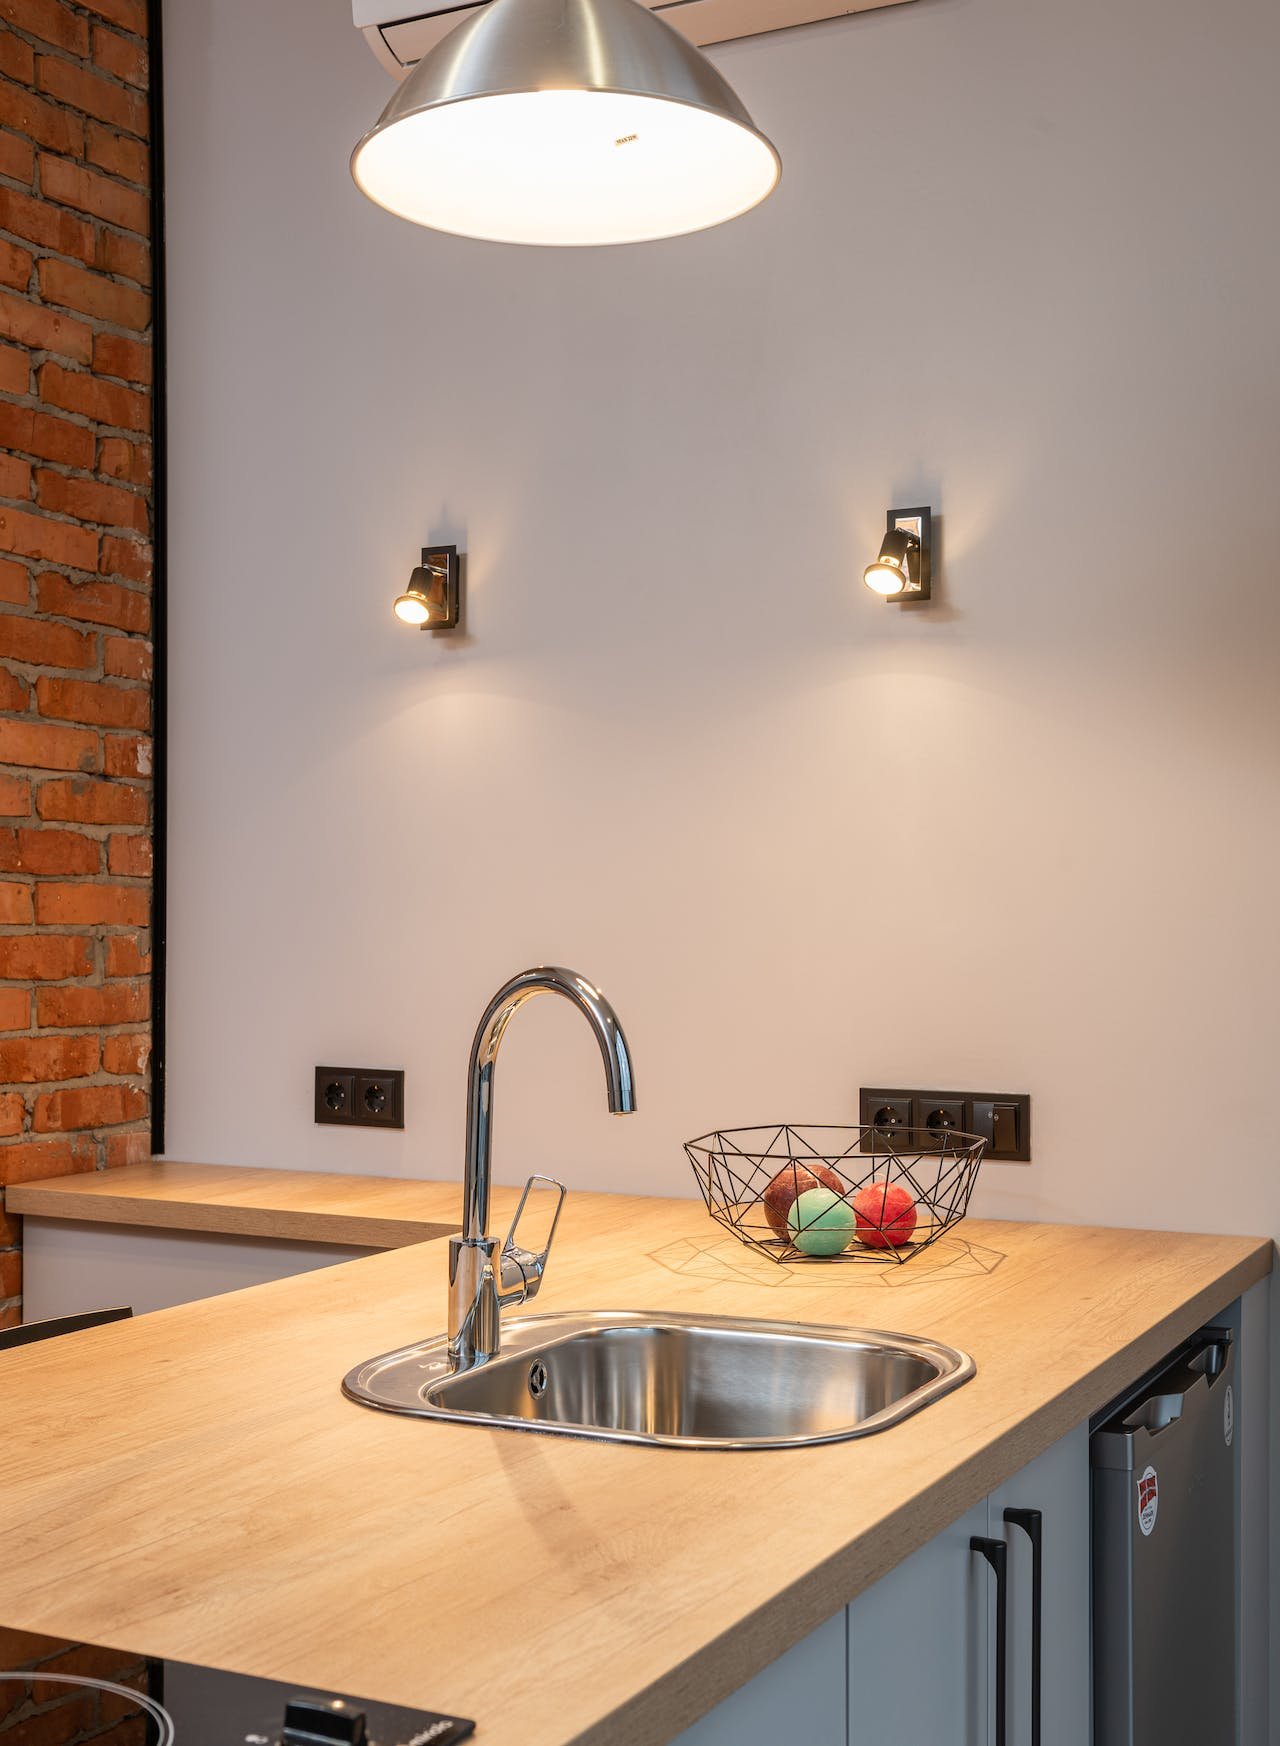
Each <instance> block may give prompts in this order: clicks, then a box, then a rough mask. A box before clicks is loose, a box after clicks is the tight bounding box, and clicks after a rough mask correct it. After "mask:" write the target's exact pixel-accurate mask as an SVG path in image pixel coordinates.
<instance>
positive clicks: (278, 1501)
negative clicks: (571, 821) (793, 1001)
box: [0, 1195, 1272, 1746]
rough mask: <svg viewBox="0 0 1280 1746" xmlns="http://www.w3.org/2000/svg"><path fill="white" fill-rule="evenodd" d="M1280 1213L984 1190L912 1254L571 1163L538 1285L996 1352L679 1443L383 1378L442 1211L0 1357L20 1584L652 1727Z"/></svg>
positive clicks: (417, 1298) (609, 1736) (223, 1650)
mask: <svg viewBox="0 0 1280 1746" xmlns="http://www.w3.org/2000/svg"><path fill="white" fill-rule="evenodd" d="M1271 1252H1272V1251H1271V1244H1270V1243H1269V1242H1262V1241H1258V1240H1255V1239H1249V1238H1237V1237H1192V1236H1177V1235H1170V1234H1168V1233H1165V1232H1160V1233H1147V1234H1144V1233H1140V1232H1133V1231H1122V1230H1097V1229H1084V1228H1079V1227H1069V1226H1053V1225H1017V1224H1000V1223H978V1222H976V1221H974V1222H969V1223H966V1224H965V1225H963V1226H962V1227H960V1230H959V1231H958V1232H957V1233H956V1235H955V1237H954V1238H951V1239H944V1241H943V1242H941V1243H939V1244H938V1245H937V1246H936V1247H935V1248H934V1249H933V1250H932V1251H930V1253H929V1254H928V1255H925V1256H922V1257H921V1258H920V1259H919V1260H918V1261H916V1262H913V1263H912V1264H911V1265H910V1266H908V1267H906V1268H903V1269H900V1270H899V1269H890V1270H888V1271H887V1272H885V1271H881V1270H872V1269H865V1268H855V1267H848V1266H845V1267H839V1266H833V1267H830V1268H814V1267H810V1268H807V1269H803V1268H795V1269H783V1268H778V1267H776V1266H774V1265H773V1264H772V1263H771V1262H769V1261H767V1260H765V1259H764V1258H763V1257H757V1256H755V1255H753V1254H751V1253H749V1252H748V1251H747V1250H745V1249H743V1248H741V1247H740V1246H739V1245H738V1244H737V1243H735V1242H734V1241H733V1239H732V1238H730V1237H728V1236H727V1235H725V1234H724V1233H722V1232H720V1231H719V1230H717V1229H716V1227H714V1226H712V1225H711V1224H709V1222H708V1220H707V1218H706V1216H705V1214H704V1212H703V1211H702V1209H701V1207H700V1206H699V1205H697V1204H696V1203H690V1202H687V1201H644V1200H637V1199H630V1198H626V1197H622V1196H618V1197H613V1196H608V1195H595V1196H576V1197H575V1196H572V1195H571V1196H570V1198H569V1202H568V1204H567V1207H566V1211H565V1216H564V1219H563V1220H562V1227H561V1234H560V1238H559V1240H558V1243H557V1252H556V1253H555V1254H554V1255H553V1257H552V1263H551V1267H550V1269H549V1272H548V1276H547V1283H546V1286H545V1287H544V1290H543V1294H542V1298H541V1300H540V1302H539V1304H538V1306H537V1307H538V1308H539V1309H541V1310H547V1309H553V1308H563V1309H570V1308H588V1307H597V1308H615V1309H617V1308H651V1309H653V1308H673V1309H674V1308H679V1309H682V1310H685V1311H694V1312H696V1311H699V1310H702V1311H710V1312H721V1313H729V1314H735V1313H736V1314H748V1315H768V1316H774V1317H777V1316H782V1317H786V1318H788V1319H792V1320H797V1321H816V1322H843V1323H853V1324H864V1325H868V1326H872V1327H875V1326H880V1327H887V1328H894V1329H899V1330H904V1331H907V1332H914V1333H919V1334H927V1335H932V1336H934V1337H936V1338H938V1339H940V1340H944V1341H947V1342H950V1343H951V1344H954V1345H957V1346H959V1347H961V1348H962V1349H963V1350H965V1351H968V1352H970V1353H971V1354H972V1355H973V1357H974V1358H975V1359H976V1360H977V1364H978V1374H977V1376H976V1377H975V1378H974V1379H973V1381H971V1382H969V1383H967V1384H966V1385H965V1386H963V1387H962V1388H959V1389H957V1390H956V1391H955V1392H954V1393H953V1394H950V1395H948V1396H946V1397H945V1398H944V1399H942V1400H940V1401H938V1402H937V1403H936V1404H934V1405H933V1406H930V1407H929V1408H928V1409H927V1410H926V1411H924V1412H922V1413H919V1414H917V1415H916V1416H915V1417H914V1418H911V1419H908V1420H906V1421H904V1422H903V1423H901V1424H899V1425H897V1426H895V1427H894V1428H893V1429H891V1430H889V1431H887V1432H885V1433H883V1434H882V1435H879V1436H873V1437H868V1438H866V1439H863V1440H860V1441H855V1442H850V1443H843V1444H830V1445H824V1446H822V1447H816V1448H812V1449H804V1450H788V1451H771V1452H755V1453H737V1454H731V1453H707V1452H691V1451H689V1452H683V1451H672V1450H665V1449H644V1448H636V1447H625V1446H619V1445H610V1444H606V1443H592V1442H585V1441H579V1440H576V1439H569V1438H556V1437H550V1436H538V1435H530V1434H528V1433H520V1432H514V1431H486V1430H481V1429H479V1428H477V1427H474V1426H457V1425H447V1424H438V1423H431V1422H427V1421H422V1420H413V1419H405V1418H399V1417H394V1416H391V1415H388V1414H381V1413H375V1412H370V1411H368V1410H367V1409H364V1408H361V1407H359V1406H356V1405H354V1404H352V1403H350V1402H348V1401H346V1400H344V1399H343V1398H342V1397H341V1395H340V1394H339V1392H338V1383H339V1380H340V1378H341V1376H342V1375H343V1373H344V1371H346V1370H347V1369H348V1368H349V1367H350V1366H352V1365H354V1364H356V1363H357V1362H359V1361H360V1360H362V1359H364V1358H367V1357H369V1356H371V1355H373V1354H375V1353H378V1352H381V1351H385V1350H388V1349H390V1348H392V1347H395V1346H398V1345H401V1344H405V1343H408V1342H409V1341H411V1340H413V1339H415V1338H418V1337H420V1336H423V1335H427V1334H431V1333H433V1332H435V1331H437V1330H438V1329H439V1327H440V1326H441V1323H442V1321H443V1311H444V1293H445V1263H446V1246H445V1245H444V1244H443V1243H430V1244H425V1245H423V1246H421V1247H418V1248H413V1249H399V1250H395V1251H392V1252H390V1253H387V1254H382V1255H374V1256H369V1257H367V1258H364V1259H361V1260H357V1261H351V1262H348V1263H346V1264H344V1265H341V1266H336V1267H332V1268H326V1269H323V1270H321V1271H319V1272H315V1273H309V1274H305V1275H303V1276H301V1277H299V1278H294V1279H287V1280H280V1281H277V1282H275V1283H273V1284H269V1285H262V1286H257V1287H255V1288H253V1289H252V1290H248V1291H242V1292H235V1293H231V1294H229V1295H227V1296H224V1297H218V1298H214V1299H211V1300H208V1301H206V1302H203V1303H198V1304H190V1305H185V1306H183V1307H181V1308H178V1309H171V1310H164V1311H160V1312H158V1313H156V1314H154V1315H149V1316H144V1317H141V1318H139V1319H137V1320H136V1321H133V1322H131V1323H130V1322H125V1323H119V1324H116V1325H115V1326H112V1327H108V1328H101V1329H95V1330H92V1331H89V1332H86V1333H82V1334H74V1335H70V1336H67V1337H65V1338H64V1339H62V1340H58V1341H53V1342H50V1343H49V1344H48V1345H45V1346H35V1347H28V1348H25V1349H20V1350H18V1351H15V1352H12V1353H9V1354H6V1355H5V1356H4V1357H3V1358H2V1359H0V1422H3V1424H4V1427H5V1476H4V1524H5V1533H4V1557H3V1559H0V1620H3V1621H4V1623H5V1624H6V1625H9V1626H13V1627H15V1628H18V1629H23V1630H31V1631H43V1632H48V1633H50V1634H53V1635H61V1636H66V1637H72V1638H78V1639H86V1640H89V1641H97V1642H102V1643H114V1644H120V1645H123V1646H126V1647H130V1648H137V1649H145V1650H146V1651H148V1652H149V1653H151V1654H155V1655H160V1656H167V1657H174V1658H177V1659H181V1660H191V1661H206V1662H209V1663H212V1664H213V1665H215V1666H219V1667H224V1668H231V1669H235V1670H238V1671H242V1672H245V1673H250V1674H258V1675H261V1676H264V1677H269V1678H275V1679H284V1680H289V1681H296V1682H298V1683H300V1684H316V1685H319V1686H322V1687H326V1688H329V1689H338V1690H347V1691H351V1692H354V1693H358V1694H361V1695H365V1696H374V1697H381V1698H383V1699H386V1700H388V1701H391V1702H398V1703H402V1704H407V1705H414V1706H422V1707H430V1708H439V1709H444V1710H449V1711H453V1712H455V1713H458V1714H462V1715H468V1716H474V1717H476V1718H477V1720H478V1722H479V1725H480V1738H481V1739H483V1740H486V1741H492V1742H495V1743H498V1742H500V1743H501V1746H515V1743H516V1742H520V1743H521V1746H565V1743H567V1742H575V1743H577V1746H606V1743H607V1746H657V1743H659V1742H664V1741H667V1740H669V1739H670V1738H671V1737H672V1736H673V1735H674V1734H675V1733H677V1732H678V1731H679V1730H680V1729H681V1728H682V1727H684V1726H686V1725H687V1724H689V1723H690V1722H691V1721H693V1720H694V1719H695V1718H696V1717H698V1716H699V1715H701V1714H702V1713H703V1712H705V1711H706V1710H708V1709H709V1708H710V1707H711V1706H712V1705H713V1704H715V1703H716V1702H718V1701H719V1700H720V1699H721V1698H722V1697H724V1696H725V1695H726V1694H727V1693H729V1692H730V1691H732V1690H734V1689H735V1688H736V1687H738V1686H739V1685H741V1684H743V1683H744V1682H745V1681H746V1680H747V1679H749V1678H750V1677H751V1675H752V1674H753V1673H755V1672H756V1671H757V1670H758V1669H759V1668H760V1667H761V1666H763V1665H765V1664H766V1663H767V1662H769V1661H770V1660H772V1659H773V1658H774V1657H775V1656H777V1655H779V1654H781V1653H782V1651H783V1650H785V1649H786V1648H788V1647H789V1646H790V1645H791V1644H792V1643H794V1642H796V1641H798V1639H799V1638H800V1637H802V1636H804V1635H805V1634H806V1633H807V1632H809V1631H810V1630H812V1629H813V1628H814V1627H816V1626H817V1625H818V1624H820V1623H821V1622H822V1621H823V1620H824V1619H826V1618H827V1617H829V1616H830V1615H831V1614H832V1613H834V1612H835V1611H837V1610H838V1609H839V1608H840V1607H841V1606H843V1605H844V1604H845V1603H846V1602H847V1601H849V1600H850V1599H851V1598H852V1597H853V1596H854V1595H856V1594H858V1593H859V1592H861V1590H863V1589H864V1588H866V1587H867V1586H868V1585H869V1584H870V1583H872V1582H873V1581H875V1579H876V1578H877V1577H879V1576H881V1575H882V1574H883V1573H884V1572H885V1571H886V1570H888V1569H890V1568H891V1567H892V1566H893V1565H894V1564H896V1563H897V1562H899V1561H900V1560H901V1559H902V1558H904V1557H905V1556H906V1555H907V1554H908V1553H910V1552H912V1551H913V1550H914V1549H915V1548H916V1547H917V1546H919V1545H921V1544H923V1543H924V1542H925V1541H926V1540H928V1539H929V1538H930V1537H931V1536H932V1535H933V1534H934V1533H936V1532H937V1531H938V1530H939V1529H941V1528H942V1527H943V1526H945V1525H946V1524H947V1523H948V1522H950V1521H952V1520H953V1519H954V1518H955V1517H956V1516H957V1515H958V1514H960V1513H961V1512H962V1511H963V1510H965V1509H967V1508H969V1507H970V1506H971V1505H972V1504H973V1503H975V1502H976V1501H977V1500H978V1499H980V1498H981V1497H982V1496H984V1495H985V1494H986V1493H987V1492H988V1491H990V1490H991V1489H992V1488H993V1487H994V1486H996V1485H997V1484H999V1483H1000V1482H1001V1481H1003V1480H1004V1479H1005V1478H1007V1477H1008V1476H1009V1475H1010V1474H1012V1473H1014V1472H1015V1471H1016V1470H1017V1469H1018V1468H1020V1467H1021V1466H1023V1464H1024V1463H1025V1462H1027V1461H1029V1460H1031V1459H1032V1458H1033V1457H1035V1456H1036V1455H1037V1454H1039V1453H1040V1452H1041V1451H1042V1450H1043V1449H1045V1448H1046V1447H1048V1445H1049V1444H1050V1443H1052V1442H1053V1441H1054V1440H1055V1439H1056V1438H1057V1437H1058V1436H1060V1435H1061V1434H1062V1433H1063V1432H1065V1431H1066V1430H1068V1429H1069V1428H1070V1427H1071V1426H1073V1425H1075V1424H1078V1423H1080V1422H1081V1421H1082V1420H1083V1419H1085V1418H1086V1417H1087V1416H1088V1415H1089V1414H1090V1413H1091V1412H1093V1411H1094V1410H1096V1409H1097V1408H1098V1407H1099V1406H1101V1405H1102V1404H1103V1403H1104V1402H1105V1401H1106V1400H1108V1399H1109V1398H1110V1397H1111V1396H1112V1395H1113V1394H1115V1393H1116V1392H1118V1391H1119V1389H1120V1388H1121V1387H1123V1386H1124V1385H1125V1384H1127V1383H1128V1382H1129V1381H1131V1380H1132V1379H1133V1378H1134V1377H1135V1376H1137V1375H1138V1374H1139V1373H1141V1372H1142V1371H1143V1370H1144V1369H1146V1368H1147V1367H1149V1366H1150V1365H1151V1364H1153V1363H1154V1362H1155V1361H1156V1360H1158V1359H1159V1358H1160V1357H1161V1356H1163V1354H1164V1353H1165V1352H1166V1351H1167V1350H1168V1349H1169V1348H1170V1347H1171V1346H1173V1345H1174V1344H1176V1343H1177V1342H1178V1341H1179V1340H1181V1339H1182V1338H1183V1337H1185V1336H1186V1335H1188V1334H1189V1333H1191V1332H1192V1331H1193V1330H1194V1329H1195V1328H1196V1327H1198V1326H1199V1325H1200V1324H1201V1323H1202V1322H1204V1321H1206V1320H1208V1319H1209V1318H1210V1317H1212V1316H1213V1315H1215V1314H1217V1313H1219V1312H1220V1311H1221V1310H1222V1309H1223V1307H1224V1306H1225V1305H1226V1304H1227V1303H1228V1302H1230V1301H1231V1300H1232V1299H1233V1298H1235V1297H1236V1296H1238V1295H1239V1294H1240V1293H1241V1292H1242V1291H1243V1290H1245V1289H1246V1288H1247V1287H1248V1286H1250V1285H1251V1284H1253V1283H1254V1282H1255V1281H1256V1280H1258V1279H1260V1278H1262V1277H1263V1276H1264V1275H1265V1274H1266V1273H1267V1271H1268V1270H1269V1268H1270V1265H1271Z"/></svg>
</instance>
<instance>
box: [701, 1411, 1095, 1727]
mask: <svg viewBox="0 0 1280 1746" xmlns="http://www.w3.org/2000/svg"><path fill="white" fill-rule="evenodd" d="M1006 1510H1012V1511H1015V1512H1035V1513H1036V1515H1038V1518H1039V1519H1038V1521H1037V1520H1036V1519H1035V1516H1031V1515H1026V1516H1023V1517H1019V1518H1017V1519H1015V1520H1007V1519H1006V1517H1005V1511H1006ZM1036 1529H1038V1531H1039V1536H1040V1545H1041V1626H1040V1661H1041V1674H1040V1684H1041V1734H1040V1741H1041V1746H1087V1742H1088V1740H1089V1736H1090V1730H1091V1698H1090V1681H1089V1438H1088V1430H1087V1427H1086V1426H1084V1425H1080V1426H1078V1427H1077V1428H1076V1429H1075V1430H1073V1431H1071V1432H1070V1433H1069V1434H1068V1435H1067V1436H1065V1437H1063V1438H1062V1439H1061V1440H1060V1441H1059V1442H1057V1443H1055V1444H1054V1445H1053V1447H1052V1448H1050V1449H1046V1450H1045V1452H1044V1454H1043V1455H1040V1456H1038V1457H1037V1458H1036V1460H1034V1461H1032V1462H1031V1463H1030V1464H1029V1465H1028V1466H1026V1467H1024V1468H1023V1469H1022V1470H1021V1472H1019V1473H1016V1474H1014V1476H1013V1477H1012V1479H1010V1480H1008V1481H1007V1482H1006V1483H1005V1484H1004V1485H1002V1486H1000V1488H999V1489H998V1490H997V1491H994V1492H992V1494H991V1495H990V1497H986V1498H983V1500H982V1501H981V1502H980V1503H978V1504H975V1505H974V1507H973V1508H972V1509H971V1510H969V1511H968V1512H967V1513H966V1514H965V1515H963V1516H961V1517H960V1519H959V1520H958V1521H955V1522H952V1524H951V1525H950V1527H947V1528H944V1529H943V1530H942V1532H941V1533H940V1534H936V1535H935V1536H934V1538H933V1539H932V1540H930V1541H929V1542H928V1543H927V1544H926V1545H924V1546H921V1547H920V1548H919V1550H918V1551H916V1552H913V1553H912V1554H911V1556H910V1557H909V1558H906V1559H904V1560H903V1562H902V1563H901V1564H899V1565H897V1566H896V1568H894V1569H893V1570H891V1571H889V1572H888V1574H887V1575H885V1576H882V1577H881V1578H880V1580H879V1582H877V1583H875V1584H874V1585H873V1586H872V1587H871V1588H869V1589H867V1591H866V1592H865V1593H864V1594H861V1595H859V1596H858V1598H857V1599H856V1600H855V1601H854V1602H853V1603H852V1604H851V1605H850V1606H849V1607H847V1608H846V1609H845V1611H844V1612H842V1613H839V1614H837V1615H836V1617H835V1618H833V1619H829V1620H828V1621H827V1623H826V1624H825V1625H823V1626H821V1627H820V1628H819V1629H818V1630H817V1631H814V1632H813V1633H811V1635H810V1636H808V1637H806V1638H804V1639H803V1641H801V1642H800V1643H797V1644H796V1645H795V1647H794V1648H793V1649H791V1650H789V1651H788V1652H787V1653H786V1654H785V1655H783V1656H781V1657H780V1658H779V1659H778V1660H777V1661H775V1662H773V1663H771V1664H770V1665H769V1666H768V1667H765V1668H763V1669H762V1670H761V1671H760V1672H759V1673H758V1674H757V1675H756V1676H755V1678H754V1679H752V1680H751V1681H749V1682H748V1684H746V1685H744V1686H743V1687H742V1688H741V1689H740V1690H739V1691H736V1692H734V1693H733V1695H732V1696H731V1697H728V1698H726V1699H725V1701H724V1702H723V1703H721V1704H719V1705H717V1707H716V1708H715V1709H714V1710H711V1711H710V1712H709V1713H708V1714H707V1715H705V1716H704V1717H703V1718H702V1720H701V1721H700V1722H696V1723H695V1724H694V1726H693V1727H692V1728H689V1729H687V1730H686V1731H685V1732H684V1733H683V1734H681V1735H680V1736H679V1739H678V1741H677V1742H676V1746H777V1742H778V1741H779V1740H786V1739H790V1738H796V1739H802V1740H803V1742H804V1746H1032V1740H1033V1733H1032V1722H1031V1716H1032V1665H1033V1661H1032V1657H1033V1648H1034V1637H1033V1629H1032V1621H1033V1610H1032V1603H1033V1578H1034V1560H1033V1555H1032V1539H1031V1533H1030V1531H1034V1530H1036ZM1029 1530H1030V1531H1029ZM974 1540H984V1541H990V1542H998V1543H999V1544H1000V1545H1001V1546H1003V1548H1004V1552H1003V1559H1004V1565H1005V1613H1006V1627H1005V1638H1004V1648H1005V1685H1004V1693H1005V1732H1004V1738H1003V1740H1001V1738H1000V1736H999V1733H998V1729H997V1702H996V1696H997V1682H996V1668H997V1660H998V1649H999V1634H998V1630H997V1606H996V1593H997V1583H996V1578H995V1574H994V1572H993V1570H992V1568H991V1565H990V1564H989V1563H988V1562H987V1560H986V1559H985V1558H984V1557H983V1556H982V1555H981V1554H980V1553H979V1552H975V1551H974V1550H973V1545H972V1542H973V1541H974ZM798 1730H799V1731H798Z"/></svg>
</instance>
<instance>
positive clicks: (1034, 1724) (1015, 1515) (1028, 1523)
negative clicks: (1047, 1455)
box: [1004, 1510, 1044, 1746]
mask: <svg viewBox="0 0 1280 1746" xmlns="http://www.w3.org/2000/svg"><path fill="white" fill-rule="evenodd" d="M1004 1519H1005V1521H1006V1522H1008V1523H1009V1525H1010V1526H1011V1527H1014V1528H1021V1529H1022V1531H1023V1533H1024V1534H1025V1535H1026V1536H1027V1538H1028V1540H1030V1542H1031V1746H1040V1707H1041V1704H1040V1653H1041V1645H1042V1643H1043V1640H1044V1631H1043V1628H1042V1626H1043V1619H1044V1518H1043V1516H1042V1515H1041V1514H1040V1511H1039V1510H1006V1511H1005V1512H1004Z"/></svg>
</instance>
